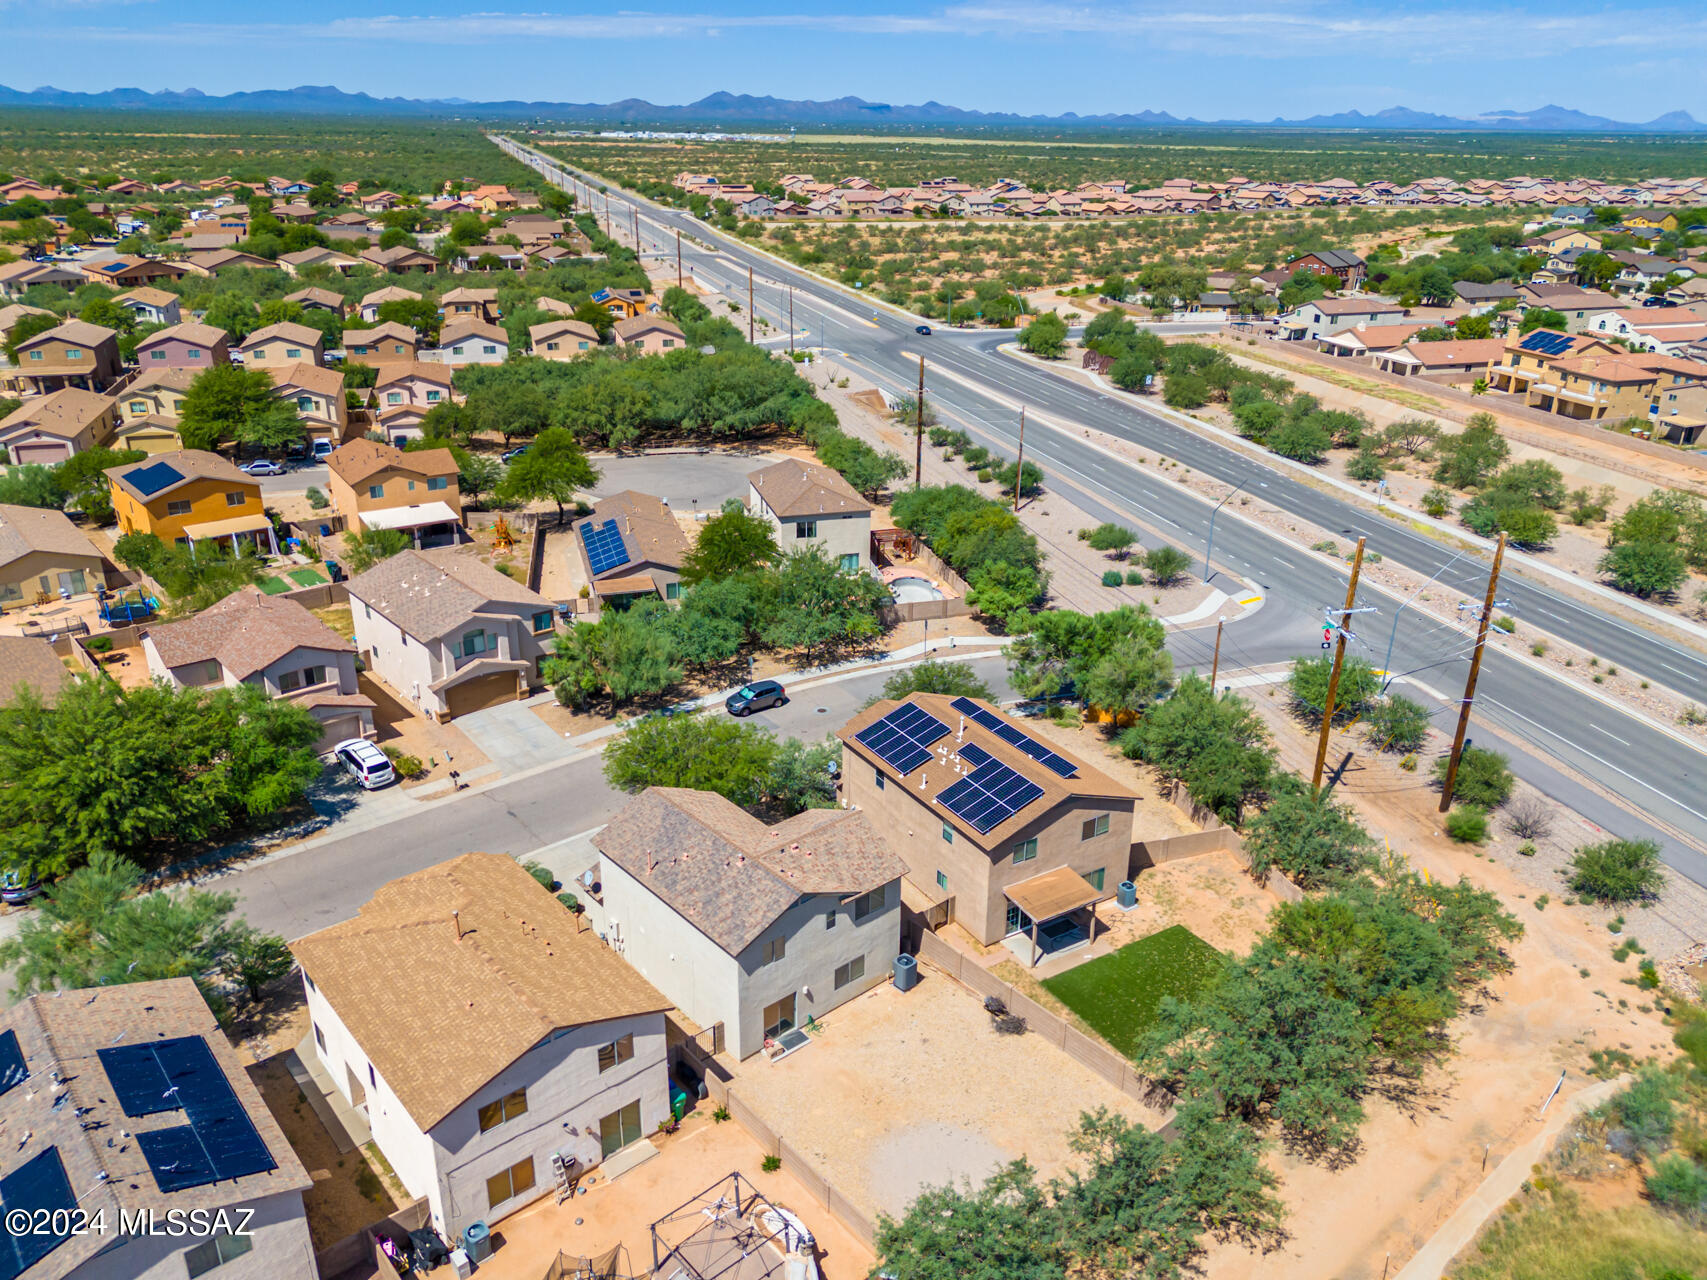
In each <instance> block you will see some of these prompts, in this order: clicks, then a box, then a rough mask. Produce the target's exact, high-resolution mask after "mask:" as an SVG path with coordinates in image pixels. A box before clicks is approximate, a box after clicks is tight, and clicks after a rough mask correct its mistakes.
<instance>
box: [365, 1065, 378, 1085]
mask: <svg viewBox="0 0 1707 1280" xmlns="http://www.w3.org/2000/svg"><path fill="white" fill-rule="evenodd" d="M367 1082H368V1084H370V1085H378V1084H379V1077H378V1076H376V1075H374V1073H373V1063H371V1062H370V1063H368V1064H367Z"/></svg>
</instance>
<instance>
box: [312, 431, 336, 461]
mask: <svg viewBox="0 0 1707 1280" xmlns="http://www.w3.org/2000/svg"><path fill="white" fill-rule="evenodd" d="M332 448H333V445H332V442H331V441H330V440H328V439H326V437H324V436H320V437H318V438H316V439H315V441H314V447H313V457H314V460H315V461H316V462H320V461H323V460H324V459H326V458H330V457H331V456H332Z"/></svg>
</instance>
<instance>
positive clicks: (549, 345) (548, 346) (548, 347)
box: [545, 342, 557, 351]
mask: <svg viewBox="0 0 1707 1280" xmlns="http://www.w3.org/2000/svg"><path fill="white" fill-rule="evenodd" d="M545 349H546V350H547V351H555V350H557V344H556V343H555V342H548V343H546V344H545Z"/></svg>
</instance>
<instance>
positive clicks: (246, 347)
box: [237, 320, 326, 369]
mask: <svg viewBox="0 0 1707 1280" xmlns="http://www.w3.org/2000/svg"><path fill="white" fill-rule="evenodd" d="M325 342H326V340H325V338H324V337H322V336H321V333H320V330H318V329H310V328H309V327H308V326H307V325H305V324H293V323H291V322H290V321H289V320H285V321H281V322H280V323H278V324H270V325H267V326H266V327H265V328H263V329H257V330H255V332H253V333H251V334H250V335H249V336H248V337H247V338H244V339H243V341H242V342H240V343H238V344H237V351H238V354H239V355H241V356H242V357H243V363H244V364H246V365H248V366H249V367H250V368H260V369H283V368H288V367H289V366H291V365H293V364H312V365H319V364H322V363H324V357H325V354H326V346H325Z"/></svg>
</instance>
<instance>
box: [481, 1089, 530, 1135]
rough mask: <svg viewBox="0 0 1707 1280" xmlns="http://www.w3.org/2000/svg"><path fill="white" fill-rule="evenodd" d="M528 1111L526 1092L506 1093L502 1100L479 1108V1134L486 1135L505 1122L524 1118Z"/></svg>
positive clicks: (520, 1090) (522, 1090)
mask: <svg viewBox="0 0 1707 1280" xmlns="http://www.w3.org/2000/svg"><path fill="white" fill-rule="evenodd" d="M527 1110H528V1091H527V1090H526V1089H517V1090H516V1091H515V1092H514V1093H506V1094H505V1095H504V1096H503V1097H502V1098H498V1099H495V1100H494V1101H492V1102H488V1103H487V1104H486V1105H485V1106H483V1107H481V1108H480V1132H481V1133H486V1132H487V1131H489V1130H491V1129H496V1128H497V1127H498V1126H499V1125H501V1124H503V1123H504V1121H506V1120H514V1119H515V1118H516V1117H517V1116H525V1115H526V1114H527Z"/></svg>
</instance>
